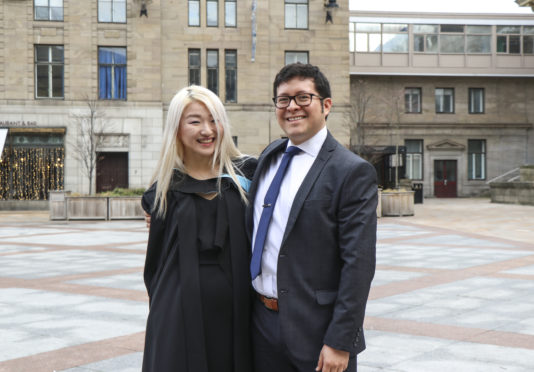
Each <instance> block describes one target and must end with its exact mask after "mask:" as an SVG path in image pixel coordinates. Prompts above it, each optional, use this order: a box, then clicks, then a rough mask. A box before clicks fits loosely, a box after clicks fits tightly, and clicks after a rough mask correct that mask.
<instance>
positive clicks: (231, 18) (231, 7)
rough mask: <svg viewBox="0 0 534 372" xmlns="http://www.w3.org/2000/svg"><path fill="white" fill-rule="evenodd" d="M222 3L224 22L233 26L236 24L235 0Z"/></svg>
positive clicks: (228, 25)
mask: <svg viewBox="0 0 534 372" xmlns="http://www.w3.org/2000/svg"><path fill="white" fill-rule="evenodd" d="M224 5H225V8H224V24H225V26H227V27H235V26H236V25H237V23H236V7H235V5H236V4H235V1H227V2H226V3H225V4H224Z"/></svg>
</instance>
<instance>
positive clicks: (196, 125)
mask: <svg viewBox="0 0 534 372" xmlns="http://www.w3.org/2000/svg"><path fill="white" fill-rule="evenodd" d="M218 135H220V136H221V137H222V135H223V128H222V127H221V126H220V125H219V133H217V124H216V123H215V120H213V117H212V116H211V113H210V112H209V110H208V109H207V107H206V106H205V105H204V104H203V103H201V102H198V101H193V102H191V103H190V104H189V105H187V107H186V108H185V110H184V112H183V113H182V118H181V119H180V127H179V129H178V139H179V140H180V142H181V143H182V145H183V149H184V154H183V157H184V162H185V161H187V159H189V160H190V161H191V160H193V159H194V158H197V159H200V158H210V159H211V157H212V156H213V153H214V152H215V144H216V142H217V136H218Z"/></svg>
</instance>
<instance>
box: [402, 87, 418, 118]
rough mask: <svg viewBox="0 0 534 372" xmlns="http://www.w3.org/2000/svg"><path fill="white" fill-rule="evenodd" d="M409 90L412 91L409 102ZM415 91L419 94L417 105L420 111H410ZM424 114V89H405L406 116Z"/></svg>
mask: <svg viewBox="0 0 534 372" xmlns="http://www.w3.org/2000/svg"><path fill="white" fill-rule="evenodd" d="M408 90H410V91H412V92H410V93H409V98H410V99H409V100H407V98H408V97H407V95H408V92H407V91H408ZM413 91H416V92H418V102H417V104H418V105H419V107H418V109H416V110H413V109H411V110H408V107H407V106H408V102H410V106H411V105H412V104H411V102H412V99H411V98H412V96H413V94H412V93H413ZM422 112H423V89H422V88H420V87H406V88H404V113H405V114H421V113H422Z"/></svg>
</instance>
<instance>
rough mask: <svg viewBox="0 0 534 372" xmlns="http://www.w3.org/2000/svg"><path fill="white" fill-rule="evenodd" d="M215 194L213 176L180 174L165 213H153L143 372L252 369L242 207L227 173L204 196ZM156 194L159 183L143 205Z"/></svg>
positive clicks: (240, 371)
mask: <svg viewBox="0 0 534 372" xmlns="http://www.w3.org/2000/svg"><path fill="white" fill-rule="evenodd" d="M252 161H253V160H252ZM252 164H253V165H252V170H251V171H250V172H247V173H248V174H246V175H249V177H251V175H250V173H251V172H253V167H254V166H255V161H253V163H252ZM249 167H250V166H249ZM212 191H217V185H216V180H215V179H213V180H205V181H198V180H194V179H193V178H191V177H188V176H184V175H183V174H180V173H178V172H176V174H175V175H174V177H173V181H172V182H171V187H170V190H169V193H168V195H167V214H166V217H165V218H163V219H160V218H157V217H156V216H155V214H153V217H152V220H151V226H150V234H149V242H148V248H147V258H146V263H145V274H144V276H145V284H146V286H147V290H148V295H149V301H150V302H149V303H150V312H149V316H148V320H147V329H146V337H145V352H144V356H143V371H144V372H148V371H151V372H166V371H169V372H170V371H173V372H174V371H180V372H182V371H183V372H215V371H217V372H219V371H221V372H226V371H227V372H250V370H251V369H250V358H251V355H250V334H249V316H250V298H251V297H250V274H249V265H248V262H249V256H250V247H249V246H248V244H247V238H246V231H245V227H244V210H245V209H244V204H243V202H242V200H241V199H240V195H239V193H238V191H237V188H236V186H235V185H234V184H233V181H232V180H231V179H229V178H226V179H225V178H223V179H222V185H221V193H220V194H219V195H218V196H217V197H215V198H214V199H212V200H207V199H205V198H203V197H202V196H199V195H198V194H199V193H209V192H212ZM154 195H155V188H154V186H153V187H151V188H150V189H149V190H147V192H145V195H144V196H143V207H144V209H145V210H147V211H151V207H152V204H153V201H154Z"/></svg>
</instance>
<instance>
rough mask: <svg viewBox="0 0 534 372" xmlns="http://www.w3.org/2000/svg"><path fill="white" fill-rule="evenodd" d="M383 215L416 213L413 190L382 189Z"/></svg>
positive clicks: (400, 215) (396, 215)
mask: <svg viewBox="0 0 534 372" xmlns="http://www.w3.org/2000/svg"><path fill="white" fill-rule="evenodd" d="M381 194H382V196H381V199H382V216H391V217H402V216H413V215H414V198H413V194H414V192H413V191H382V193H381Z"/></svg>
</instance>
